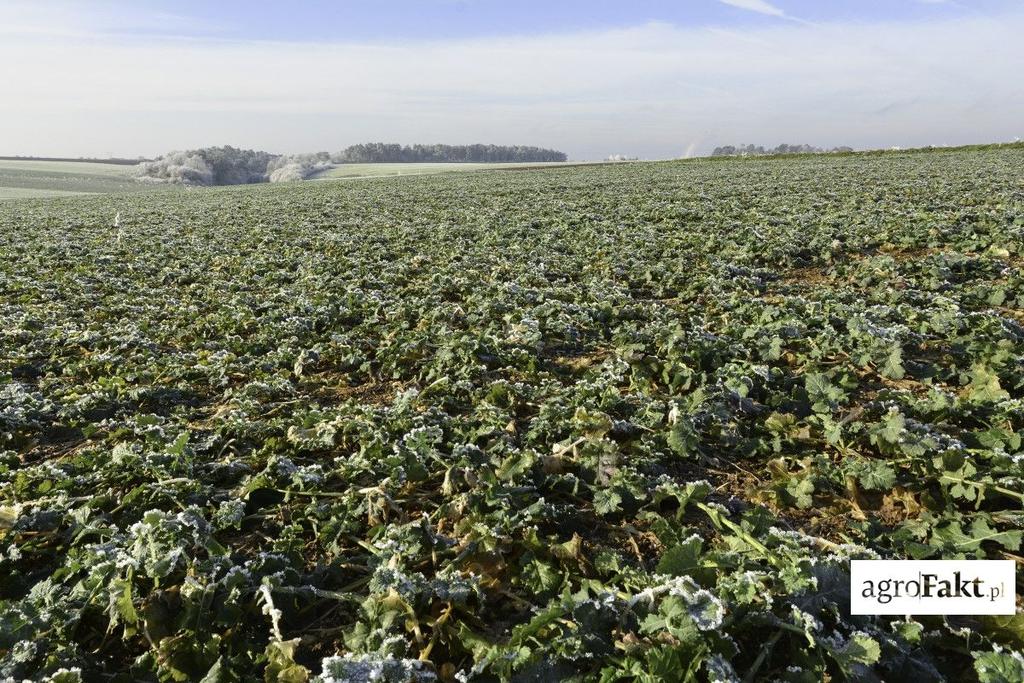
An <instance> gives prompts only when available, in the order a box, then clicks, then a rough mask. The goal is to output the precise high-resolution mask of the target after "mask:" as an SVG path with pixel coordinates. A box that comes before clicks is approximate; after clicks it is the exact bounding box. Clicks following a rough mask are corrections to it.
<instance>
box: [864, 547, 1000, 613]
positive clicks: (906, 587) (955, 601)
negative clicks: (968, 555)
mask: <svg viewBox="0 0 1024 683" xmlns="http://www.w3.org/2000/svg"><path fill="white" fill-rule="evenodd" d="M1015 579H1016V574H1015V568H1014V562H1013V560H851V561H850V613H851V614H900V615H906V614H1002V615H1012V614H1013V613H1014V611H1015V601H1016V593H1017V589H1016V582H1015Z"/></svg>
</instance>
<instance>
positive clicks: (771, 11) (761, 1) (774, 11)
mask: <svg viewBox="0 0 1024 683" xmlns="http://www.w3.org/2000/svg"><path fill="white" fill-rule="evenodd" d="M718 1H719V2H720V3H722V4H723V5H731V6H732V7H738V8H740V9H745V10H748V11H750V12H757V13H758V14H767V15H768V16H772V17H785V16H786V12H785V11H784V10H782V9H781V8H779V7H776V6H775V5H773V4H771V3H769V2H765V0H718Z"/></svg>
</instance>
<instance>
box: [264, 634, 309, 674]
mask: <svg viewBox="0 0 1024 683" xmlns="http://www.w3.org/2000/svg"><path fill="white" fill-rule="evenodd" d="M299 642H300V639H299V638H294V639H292V640H274V641H271V642H270V643H269V644H268V645H267V650H266V655H267V668H266V669H265V671H264V674H263V678H264V680H265V681H267V683H275V682H278V681H279V682H280V683H306V681H308V680H309V669H307V668H306V667H304V666H302V665H300V664H296V663H295V650H296V649H297V648H298V646H299Z"/></svg>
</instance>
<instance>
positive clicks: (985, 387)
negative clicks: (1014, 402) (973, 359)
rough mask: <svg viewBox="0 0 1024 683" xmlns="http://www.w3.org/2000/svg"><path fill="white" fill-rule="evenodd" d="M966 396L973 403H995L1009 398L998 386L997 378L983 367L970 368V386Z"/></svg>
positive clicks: (1007, 393)
mask: <svg viewBox="0 0 1024 683" xmlns="http://www.w3.org/2000/svg"><path fill="white" fill-rule="evenodd" d="M967 395H968V396H969V397H970V399H971V401H974V402H975V403H995V402H998V401H1005V400H1006V399H1008V398H1010V394H1009V392H1007V391H1006V390H1005V389H1003V388H1002V386H1001V385H1000V384H999V376H998V375H997V374H996V373H994V372H992V371H991V370H990V369H988V368H987V367H985V366H984V365H975V366H974V367H973V368H971V384H970V387H969V388H968V392H967Z"/></svg>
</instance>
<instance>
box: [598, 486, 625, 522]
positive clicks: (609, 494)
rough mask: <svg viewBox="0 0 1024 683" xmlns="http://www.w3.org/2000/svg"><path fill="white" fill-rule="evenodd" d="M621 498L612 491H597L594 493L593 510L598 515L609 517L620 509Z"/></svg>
mask: <svg viewBox="0 0 1024 683" xmlns="http://www.w3.org/2000/svg"><path fill="white" fill-rule="evenodd" d="M621 503H622V496H620V495H619V494H618V493H616V492H615V490H614V489H598V490H597V491H595V492H594V510H595V511H596V512H597V514H599V515H602V516H603V515H610V514H612V513H615V512H618V511H619V510H620V509H621V507H620V505H621Z"/></svg>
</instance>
